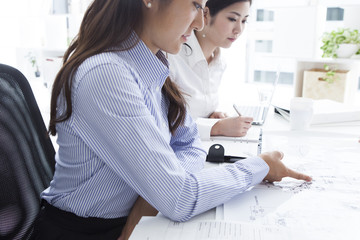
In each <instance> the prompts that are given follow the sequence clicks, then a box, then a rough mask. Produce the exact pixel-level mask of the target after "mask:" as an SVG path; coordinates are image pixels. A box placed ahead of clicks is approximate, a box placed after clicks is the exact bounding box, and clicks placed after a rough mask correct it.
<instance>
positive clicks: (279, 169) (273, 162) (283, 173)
mask: <svg viewBox="0 0 360 240" xmlns="http://www.w3.org/2000/svg"><path fill="white" fill-rule="evenodd" d="M260 157H261V158H262V159H264V161H265V162H266V163H267V164H268V165H269V167H270V170H269V173H268V174H267V175H266V177H265V178H264V180H265V181H269V182H275V181H281V179H283V178H284V177H292V178H295V179H299V180H305V181H307V182H310V181H311V180H312V178H311V177H310V176H308V175H305V174H303V173H299V172H296V171H294V170H292V169H290V168H287V167H286V166H285V165H284V163H283V162H282V161H281V160H282V159H283V157H284V154H283V153H282V152H279V151H273V152H267V153H263V154H260Z"/></svg>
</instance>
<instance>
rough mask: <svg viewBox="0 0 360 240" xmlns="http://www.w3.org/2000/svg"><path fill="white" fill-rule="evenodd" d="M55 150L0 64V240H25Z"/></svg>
mask: <svg viewBox="0 0 360 240" xmlns="http://www.w3.org/2000/svg"><path fill="white" fill-rule="evenodd" d="M54 156H55V150H54V147H53V145H52V142H51V139H50V138H49V136H48V134H47V131H46V127H45V124H44V121H43V119H42V116H41V113H40V111H39V107H38V105H37V103H36V100H35V98H34V95H33V92H32V90H31V87H30V85H29V83H28V81H27V79H26V78H25V76H24V75H23V74H22V73H21V72H19V71H18V70H16V69H15V68H13V67H10V66H7V65H3V64H0V239H29V238H30V236H31V233H32V227H33V223H34V220H35V219H36V216H37V214H38V212H39V209H40V193H41V192H42V191H43V190H44V189H45V188H47V187H48V186H49V184H50V181H51V179H52V177H53V173H54V168H55V159H54Z"/></svg>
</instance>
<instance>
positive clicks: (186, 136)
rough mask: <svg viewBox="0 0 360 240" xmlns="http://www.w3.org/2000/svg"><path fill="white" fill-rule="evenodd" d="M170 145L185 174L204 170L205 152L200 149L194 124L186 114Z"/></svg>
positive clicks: (200, 145)
mask: <svg viewBox="0 0 360 240" xmlns="http://www.w3.org/2000/svg"><path fill="white" fill-rule="evenodd" d="M170 144H171V147H172V148H173V150H174V152H175V154H176V157H177V158H178V160H179V161H180V164H181V166H182V167H183V168H184V169H185V170H186V171H187V172H189V173H194V172H197V171H200V170H201V169H203V168H204V163H205V159H206V151H205V150H204V149H203V147H202V144H201V141H200V137H199V134H198V130H197V126H196V123H195V122H194V121H193V120H192V118H191V117H189V115H188V114H187V115H186V118H185V122H184V125H182V126H180V127H179V128H178V129H177V130H176V133H175V134H174V136H173V137H172V139H171V141H170Z"/></svg>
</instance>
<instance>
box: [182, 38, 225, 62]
mask: <svg viewBox="0 0 360 240" xmlns="http://www.w3.org/2000/svg"><path fill="white" fill-rule="evenodd" d="M187 45H189V46H190V47H191V49H190V48H189V47H188V46H186V45H184V46H183V47H182V48H183V49H182V51H181V52H180V53H179V54H180V55H182V57H183V59H186V61H187V62H188V64H189V66H190V67H191V68H193V67H194V66H195V65H196V64H197V63H199V62H201V61H204V62H206V64H207V61H206V58H205V56H204V53H203V51H202V49H201V46H200V43H199V41H198V40H197V38H196V36H195V33H194V32H192V33H191V35H190V37H189V39H188V42H187ZM220 52H221V51H220V48H217V49H216V50H215V52H214V59H213V61H211V63H210V65H213V64H219V63H220V62H221V60H220ZM190 55H191V57H189V56H190Z"/></svg>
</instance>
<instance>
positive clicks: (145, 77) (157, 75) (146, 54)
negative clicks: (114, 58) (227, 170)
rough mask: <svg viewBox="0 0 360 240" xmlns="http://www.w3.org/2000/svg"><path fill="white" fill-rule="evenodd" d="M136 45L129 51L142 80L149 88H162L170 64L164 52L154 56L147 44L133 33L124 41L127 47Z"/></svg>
mask: <svg viewBox="0 0 360 240" xmlns="http://www.w3.org/2000/svg"><path fill="white" fill-rule="evenodd" d="M136 42H137V43H136ZM134 43H136V45H135V46H134V47H133V48H130V49H129V50H128V53H129V55H130V57H131V59H132V60H133V63H134V65H135V66H136V69H137V70H138V74H139V75H140V79H141V80H142V82H143V83H144V84H145V85H146V86H147V87H150V86H162V85H163V84H164V82H165V80H166V78H167V77H168V76H169V63H168V61H167V59H166V57H165V55H164V53H163V52H162V51H158V52H157V53H156V54H153V53H152V52H151V51H150V49H149V48H148V47H147V46H146V45H145V43H144V42H143V41H142V40H141V39H140V38H139V37H138V35H137V34H136V33H135V32H133V33H132V34H131V35H130V37H129V38H128V39H127V40H125V41H124V45H123V46H125V47H129V46H131V45H134Z"/></svg>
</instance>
